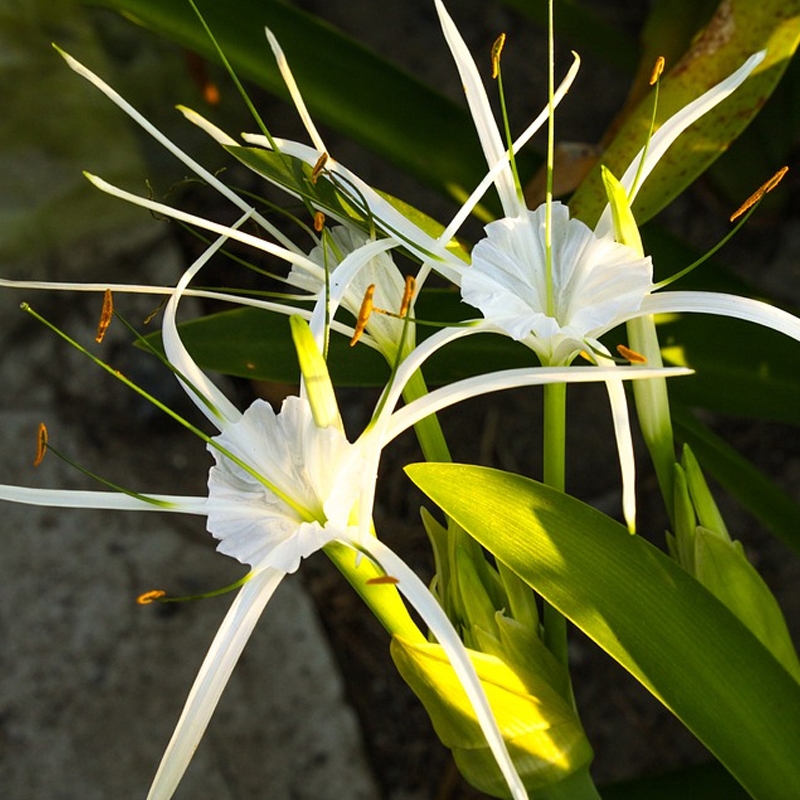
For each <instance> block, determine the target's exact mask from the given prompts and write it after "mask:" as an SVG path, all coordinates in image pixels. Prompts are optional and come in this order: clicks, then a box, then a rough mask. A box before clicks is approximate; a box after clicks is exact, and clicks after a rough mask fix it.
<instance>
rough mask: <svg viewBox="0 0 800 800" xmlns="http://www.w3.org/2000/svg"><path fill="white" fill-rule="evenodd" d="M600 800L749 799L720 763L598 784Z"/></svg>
mask: <svg viewBox="0 0 800 800" xmlns="http://www.w3.org/2000/svg"><path fill="white" fill-rule="evenodd" d="M601 794H602V795H603V800H686V799H687V798H690V799H693V798H700V797H702V798H703V800H750V795H749V794H748V793H747V792H746V791H745V790H744V789H742V787H741V786H739V784H738V783H736V781H735V780H734V779H733V778H732V777H731V776H730V774H729V773H728V772H726V771H725V769H724V767H722V765H720V764H699V765H696V766H692V767H684V768H683V769H680V770H674V771H672V772H667V773H663V774H661V775H654V776H650V777H647V778H637V779H635V780H632V781H625V782H624V783H615V784H612V785H610V786H603V787H601Z"/></svg>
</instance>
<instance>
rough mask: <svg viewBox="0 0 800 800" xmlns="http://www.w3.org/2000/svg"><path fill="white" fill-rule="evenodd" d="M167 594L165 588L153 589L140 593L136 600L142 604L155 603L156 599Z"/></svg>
mask: <svg viewBox="0 0 800 800" xmlns="http://www.w3.org/2000/svg"><path fill="white" fill-rule="evenodd" d="M166 596H167V593H166V592H165V591H164V590H163V589H151V590H150V591H149V592H145V593H144V594H140V595H139V596H138V597H137V598H136V602H137V603H138V604H139V605H140V606H149V605H150V603H155V601H156V600H160V599H161V598H162V597H166Z"/></svg>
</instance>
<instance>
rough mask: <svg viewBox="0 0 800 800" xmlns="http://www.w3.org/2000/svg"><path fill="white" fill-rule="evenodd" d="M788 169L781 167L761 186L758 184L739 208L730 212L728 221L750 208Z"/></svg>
mask: <svg viewBox="0 0 800 800" xmlns="http://www.w3.org/2000/svg"><path fill="white" fill-rule="evenodd" d="M788 171H789V167H781V168H780V169H779V170H778V171H777V172H776V173H775V174H774V175H773V176H772V177H771V178H770V179H769V180H768V181H767V182H766V183H764V184H763V185H762V186H759V187H758V189H756V191H755V192H753V194H751V195H750V197H748V198H747V200H745V201H744V203H742V205H741V206H739V208H737V209H736V211H735V212H734V213H733V214H731V218H730V221H731V222H733V221H734V220H737V219H738V218H739V217H741V216H742V214H744V212H745V211H747V210H748V209H750V208H752V207H753V206H754V205H755V204H756V203H757V202H758V201H759V200H761V198H762V197H763V196H764V195H765V194H767V193H768V192H771V191H772V190H773V189H774V188H775V187H776V186H777V185H778V184H779V183H780V182H781V181H782V180H783V176H784V175H785V174H786V173H787V172H788Z"/></svg>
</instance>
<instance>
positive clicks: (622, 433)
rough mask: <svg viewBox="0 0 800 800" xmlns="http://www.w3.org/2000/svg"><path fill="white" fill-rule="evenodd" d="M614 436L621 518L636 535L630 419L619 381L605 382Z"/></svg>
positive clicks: (634, 483)
mask: <svg viewBox="0 0 800 800" xmlns="http://www.w3.org/2000/svg"><path fill="white" fill-rule="evenodd" d="M606 389H607V390H608V400H609V403H610V404H611V417H612V419H613V420H614V436H615V438H616V440H617V453H619V468H620V472H621V473H622V516H623V517H624V518H625V524H626V525H627V526H628V530H629V531H630V532H631V533H636V459H635V457H634V455H633V439H632V438H631V419H630V414H629V412H628V401H627V398H626V397H625V389H624V388H623V386H622V384H621V383H620V382H619V381H607V382H606Z"/></svg>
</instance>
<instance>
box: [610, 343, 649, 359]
mask: <svg viewBox="0 0 800 800" xmlns="http://www.w3.org/2000/svg"><path fill="white" fill-rule="evenodd" d="M617 352H618V353H619V354H620V355H621V356H622V357H623V358H624V359H625V360H626V361H630V362H631V364H646V363H647V359H646V358H645V357H644V356H643V355H642V354H641V353H637V352H636V351H635V350H631V349H630V347H625V345H624V344H618V345H617Z"/></svg>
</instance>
